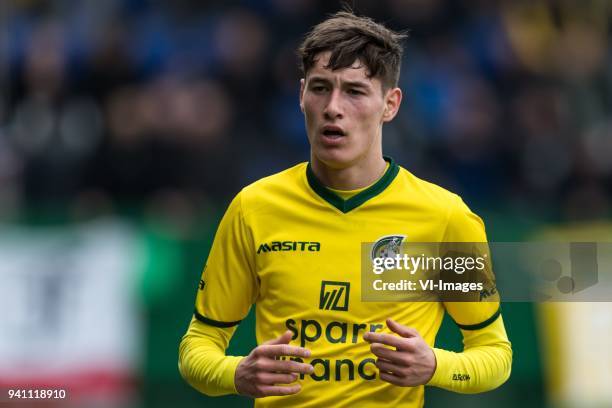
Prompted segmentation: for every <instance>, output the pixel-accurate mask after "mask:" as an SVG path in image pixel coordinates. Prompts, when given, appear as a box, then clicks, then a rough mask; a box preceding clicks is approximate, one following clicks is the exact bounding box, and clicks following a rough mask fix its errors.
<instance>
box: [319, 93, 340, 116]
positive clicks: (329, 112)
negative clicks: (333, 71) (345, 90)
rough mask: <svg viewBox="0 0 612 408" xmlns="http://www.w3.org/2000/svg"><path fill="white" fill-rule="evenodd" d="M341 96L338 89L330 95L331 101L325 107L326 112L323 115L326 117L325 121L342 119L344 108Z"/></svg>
mask: <svg viewBox="0 0 612 408" xmlns="http://www.w3.org/2000/svg"><path fill="white" fill-rule="evenodd" d="M340 99H341V95H340V91H339V90H338V89H334V90H333V91H332V92H330V94H329V99H328V100H327V105H326V106H325V110H324V111H323V114H324V115H325V119H327V120H333V119H340V118H342V106H341V100H340Z"/></svg>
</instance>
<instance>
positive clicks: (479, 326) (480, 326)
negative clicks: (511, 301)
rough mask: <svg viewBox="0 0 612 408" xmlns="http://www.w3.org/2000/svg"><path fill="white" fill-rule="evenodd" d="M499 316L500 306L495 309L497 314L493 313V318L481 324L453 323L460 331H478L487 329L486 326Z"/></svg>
mask: <svg viewBox="0 0 612 408" xmlns="http://www.w3.org/2000/svg"><path fill="white" fill-rule="evenodd" d="M500 315H501V306H500V308H499V309H497V312H495V313H493V316H491V317H489V318H488V319H487V320H485V321H484V322H482V323H477V324H459V323H457V322H455V324H457V326H459V328H460V329H462V330H480V329H484V328H485V327H487V326H488V325H490V324H491V323H493V322H494V321H495V320H497V318H498V317H499V316H500Z"/></svg>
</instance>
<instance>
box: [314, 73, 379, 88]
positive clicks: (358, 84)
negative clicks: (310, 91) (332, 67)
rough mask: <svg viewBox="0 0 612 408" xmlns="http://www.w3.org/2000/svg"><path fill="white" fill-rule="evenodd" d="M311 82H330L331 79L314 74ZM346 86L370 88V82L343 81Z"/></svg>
mask: <svg viewBox="0 0 612 408" xmlns="http://www.w3.org/2000/svg"><path fill="white" fill-rule="evenodd" d="M309 82H319V83H320V82H322V83H326V84H330V83H331V81H330V80H329V79H327V78H323V77H319V76H313V77H311V78H310V80H309ZM342 84H343V85H344V86H349V87H354V88H366V89H369V88H370V84H368V83H367V82H364V81H345V82H343V83H342Z"/></svg>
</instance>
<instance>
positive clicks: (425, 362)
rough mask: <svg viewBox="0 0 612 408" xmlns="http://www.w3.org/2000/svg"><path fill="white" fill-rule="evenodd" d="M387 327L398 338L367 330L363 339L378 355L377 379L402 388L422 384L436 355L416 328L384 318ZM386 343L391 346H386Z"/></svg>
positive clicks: (427, 377)
mask: <svg viewBox="0 0 612 408" xmlns="http://www.w3.org/2000/svg"><path fill="white" fill-rule="evenodd" d="M387 327H388V328H389V329H391V331H392V332H394V333H397V334H399V335H400V336H401V337H398V336H394V335H392V334H386V333H374V332H367V333H365V334H364V335H363V339H364V340H365V341H367V342H368V343H370V344H371V345H370V350H372V353H373V354H374V355H375V356H376V357H378V359H377V360H376V367H378V369H379V371H380V379H381V380H383V381H387V382H389V383H391V384H394V385H399V386H402V387H414V386H416V385H423V384H426V383H427V382H428V381H429V380H430V379H431V377H433V374H434V372H435V371H436V356H435V354H434V352H433V350H432V349H431V347H429V345H428V344H427V343H426V342H425V340H423V338H422V337H421V335H420V334H419V332H418V331H416V330H415V329H413V328H410V327H406V326H403V325H401V324H399V323H397V322H395V321H393V320H391V319H387ZM385 345H387V346H392V347H395V350H394V349H390V348H388V347H385Z"/></svg>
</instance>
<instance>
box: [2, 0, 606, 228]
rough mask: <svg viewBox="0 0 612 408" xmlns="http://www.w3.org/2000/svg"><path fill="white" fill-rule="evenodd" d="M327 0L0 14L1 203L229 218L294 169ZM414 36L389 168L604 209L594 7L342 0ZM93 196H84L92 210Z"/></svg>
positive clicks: (388, 147) (466, 189) (23, 6)
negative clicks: (263, 181) (147, 207)
mask: <svg viewBox="0 0 612 408" xmlns="http://www.w3.org/2000/svg"><path fill="white" fill-rule="evenodd" d="M340 6H341V5H340V3H336V2H327V1H317V0H261V1H256V0H244V1H205V2H202V1H188V0H180V1H172V2H154V1H148V0H109V1H103V2H97V1H71V0H63V1H53V2H48V1H37V0H28V1H26V0H23V1H12V2H6V3H4V4H3V6H2V7H3V18H2V38H3V40H2V43H1V47H2V48H1V50H2V51H1V52H2V56H3V58H2V59H1V60H0V61H2V62H1V65H0V68H1V70H0V72H1V73H2V76H1V77H0V78H1V79H0V81H1V82H0V83H1V88H2V89H3V90H4V92H3V99H2V101H1V103H0V163H2V164H1V165H0V192H1V194H0V207H1V208H2V213H5V214H11V213H14V212H15V211H18V210H19V208H22V207H27V206H29V205H31V204H37V205H41V204H42V205H45V204H51V205H61V206H68V207H70V206H72V205H78V203H79V202H81V201H83V200H84V199H85V200H86V201H87V202H89V203H90V204H92V203H93V204H95V203H99V202H103V203H105V204H109V203H110V204H115V203H119V204H120V203H124V202H136V203H146V202H147V201H149V200H152V199H154V197H158V196H159V195H160V194H162V195H163V194H165V193H167V192H171V193H172V194H178V195H179V196H181V197H182V198H184V200H185V201H186V202H189V203H192V204H193V205H194V206H197V205H198V203H199V202H200V201H201V200H208V201H213V202H216V203H220V204H221V205H225V203H226V202H227V200H228V199H229V198H230V197H231V196H232V195H233V194H235V193H236V192H237V191H238V190H239V189H240V188H241V187H242V186H243V185H245V184H246V183H249V182H251V181H253V180H255V179H257V178H259V177H261V176H264V175H267V174H270V173H273V172H276V171H278V170H281V169H283V168H285V167H288V166H290V165H292V164H294V163H296V162H299V161H304V160H307V159H308V145H307V142H306V136H305V132H304V126H303V118H302V115H301V113H300V111H299V107H298V91H299V79H300V73H299V70H298V68H297V58H296V56H295V49H296V47H297V45H298V44H299V42H300V39H301V37H302V36H303V35H304V33H305V32H306V31H307V30H308V29H309V28H310V27H312V25H314V24H316V23H317V22H318V21H320V20H321V19H322V18H323V17H324V16H325V15H326V14H327V13H330V12H333V11H336V10H338V9H339V8H340ZM352 6H353V7H354V8H355V10H356V11H357V12H358V13H362V14H366V15H370V16H372V17H374V18H376V19H377V20H379V21H383V22H385V24H387V25H388V26H389V27H392V28H394V29H398V30H404V29H409V30H410V32H411V38H410V39H409V40H408V41H407V42H406V44H405V45H406V52H405V56H404V61H403V68H402V78H401V87H402V89H403V91H404V102H403V105H402V109H401V114H400V115H399V117H397V118H396V120H395V121H394V122H393V123H391V124H390V125H388V126H387V127H386V129H385V131H384V138H385V142H384V143H385V153H386V154H388V155H391V156H393V157H394V158H395V159H396V160H397V161H398V162H399V163H401V164H402V165H403V166H404V167H406V168H408V169H409V170H411V171H413V172H414V173H415V174H417V175H418V176H421V177H423V178H426V179H429V180H432V181H434V182H438V183H440V184H442V185H443V186H445V187H447V188H449V189H451V190H453V191H456V192H458V193H460V194H462V196H463V197H464V198H465V199H466V201H467V202H468V203H470V204H471V205H472V206H475V207H477V208H478V207H487V208H505V209H508V208H510V209H519V210H520V209H524V208H529V209H530V210H532V211H539V212H540V213H543V214H548V216H551V217H557V218H559V217H561V218H564V219H579V218H584V217H585V216H587V217H589V218H593V217H595V218H597V217H605V216H606V215H609V211H610V194H611V188H610V186H611V185H612V183H610V178H611V177H610V175H611V174H612V164H611V163H612V160H610V157H612V135H611V134H610V132H611V131H610V94H611V92H610V91H611V89H612V75H611V71H610V69H609V67H610V66H612V64H611V61H610V59H611V57H610V55H611V53H610V41H609V39H610V35H609V31H610V27H609V17H610V12H609V11H610V7H608V6H607V5H606V3H605V2H593V3H588V4H587V3H584V4H582V3H578V2H576V3H572V2H562V1H548V2H486V1H476V0H463V1H442V0H436V1H430V0H410V1H400V0H382V1H355V2H353V3H352ZM88 197H96V198H95V199H93V200H89V199H87V198H88Z"/></svg>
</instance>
